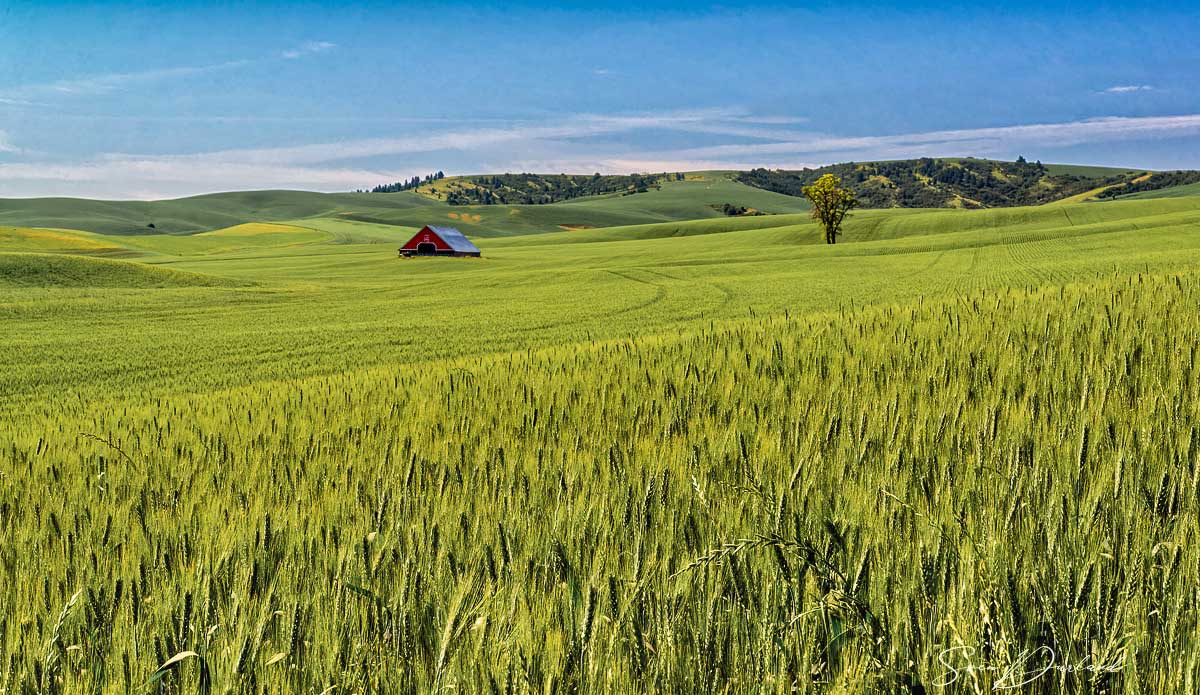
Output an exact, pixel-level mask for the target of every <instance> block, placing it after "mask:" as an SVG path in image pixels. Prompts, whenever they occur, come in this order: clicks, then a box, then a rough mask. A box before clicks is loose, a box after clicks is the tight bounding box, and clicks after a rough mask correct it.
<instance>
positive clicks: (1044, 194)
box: [737, 157, 1134, 208]
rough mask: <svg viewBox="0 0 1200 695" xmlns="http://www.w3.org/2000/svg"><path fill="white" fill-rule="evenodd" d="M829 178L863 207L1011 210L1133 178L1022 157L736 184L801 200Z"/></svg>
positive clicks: (754, 178)
mask: <svg viewBox="0 0 1200 695" xmlns="http://www.w3.org/2000/svg"><path fill="white" fill-rule="evenodd" d="M826 174H832V175H833V176H835V177H837V178H839V179H841V181H843V182H844V185H845V186H847V187H848V188H849V189H850V190H852V191H853V192H854V194H855V197H856V198H857V200H858V201H859V205H860V206H861V207H865V208H937V207H968V208H980V207H988V208H991V207H1016V206H1023V205H1041V204H1043V203H1049V202H1053V201H1055V200H1061V199H1063V198H1067V197H1070V196H1073V195H1077V194H1079V193H1084V192H1086V191H1089V190H1092V189H1095V188H1099V187H1100V186H1106V185H1113V184H1118V183H1125V182H1128V181H1130V180H1132V178H1134V176H1131V175H1112V176H1101V177H1088V176H1079V175H1075V174H1056V173H1053V172H1052V171H1050V170H1049V169H1047V168H1046V167H1045V166H1044V165H1043V164H1042V163H1041V162H1029V161H1027V160H1026V159H1025V158H1024V157H1020V158H1018V159H1017V160H1016V161H1015V162H1000V161H995V160H987V159H973V158H966V159H932V158H929V157H923V158H920V159H908V160H900V161H894V162H869V163H856V162H847V163H844V164H833V165H830V166H826V167H820V168H818V169H802V170H798V171H783V170H770V169H753V170H751V171H747V172H743V173H741V174H739V175H738V177H737V180H738V181H740V182H742V183H745V184H748V185H751V186H755V187H757V188H762V189H764V190H768V191H774V192H776V193H783V194H785V195H793V196H802V195H804V188H805V187H806V186H811V185H813V184H815V183H816V182H817V181H818V180H819V179H820V178H821V177H822V176H824V175H826Z"/></svg>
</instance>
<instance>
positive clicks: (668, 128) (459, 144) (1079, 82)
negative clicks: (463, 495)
mask: <svg viewBox="0 0 1200 695" xmlns="http://www.w3.org/2000/svg"><path fill="white" fill-rule="evenodd" d="M981 5H983V3H971V4H962V5H958V6H954V5H952V4H948V3H936V4H935V3H921V2H910V3H875V4H853V3H851V4H846V3H842V4H831V5H828V6H821V5H819V4H818V5H806V6H805V9H797V8H794V7H789V6H788V5H786V4H762V3H738V2H727V3H724V4H722V5H712V6H705V5H703V4H697V3H655V2H643V3H623V4H621V5H620V6H613V7H611V8H609V7H606V6H603V5H599V4H597V3H586V4H585V3H565V4H564V3H554V4H553V6H552V7H551V3H538V4H535V3H528V2H520V1H519V0H514V2H510V3H505V4H503V5H501V4H489V3H487V2H478V3H471V4H469V5H466V4H456V3H434V2H425V3H419V4H407V3H400V2H391V3H387V4H378V5H375V4H372V3H369V2H366V3H358V4H356V5H355V6H354V8H352V9H346V8H338V7H334V6H332V5H331V4H329V3H308V4H301V3H287V4H282V3H275V4H273V3H270V2H259V3H244V4H238V3H228V2H226V3H204V4H192V5H189V4H187V3H161V4H158V5H154V4H146V3H141V4H138V5H136V6H135V5H132V4H128V5H122V4H117V3H93V4H82V3H53V2H36V3H26V2H21V1H20V0H16V1H13V0H9V1H8V2H5V3H4V4H3V6H0V197H24V196H39V195H76V196H89V197H106V198H155V197H170V196H179V195H187V194H193V193H203V192H211V191H219V190H232V189H254V188H303V189H312V190H351V189H354V188H359V187H368V186H371V185H374V184H377V183H383V182H388V181H392V180H396V179H400V178H404V177H408V176H412V175H414V174H423V173H426V172H429V171H435V170H439V169H441V170H444V171H445V172H446V173H448V174H462V173H482V172H502V171H542V172H592V171H604V172H629V171H660V170H672V171H674V170H683V169H702V168H748V167H753V166H768V167H785V168H792V167H801V166H806V165H819V164H825V163H830V162H836V161H846V160H859V161H865V160H870V159H879V158H900V157H915V156H922V155H930V156H939V155H940V156H952V155H974V156H991V157H1000V158H1015V157H1016V156H1017V155H1024V156H1026V157H1028V158H1030V159H1041V160H1043V161H1047V162H1070V163H1094V164H1111V165H1120V166H1132V167H1144V168H1164V169H1165V168H1200V90H1198V89H1196V76H1197V75H1200V48H1198V46H1200V12H1197V11H1196V10H1195V8H1192V7H1189V6H1187V5H1185V4H1183V3H1174V4H1165V3H1164V4H1162V5H1160V6H1154V5H1153V4H1152V3H1150V4H1148V3H1130V2H1124V3H1119V4H1117V3H1113V4H1112V5H1106V4H1105V3H1103V2H1099V3H1098V2H1092V3H1088V4H1086V5H1084V4H1071V5H1067V4H1058V5H1054V4H1053V3H1021V2H1017V3H1008V4H1006V5H1005V6H1004V7H981Z"/></svg>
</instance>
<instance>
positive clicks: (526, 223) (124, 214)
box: [0, 159, 1200, 254]
mask: <svg viewBox="0 0 1200 695" xmlns="http://www.w3.org/2000/svg"><path fill="white" fill-rule="evenodd" d="M826 172H829V173H835V174H838V175H839V176H841V177H842V178H843V179H844V180H845V181H846V182H848V183H849V185H851V186H852V187H854V188H855V190H856V191H858V194H859V197H860V199H861V200H862V201H863V203H864V206H865V207H869V208H897V207H899V208H943V207H951V208H955V207H956V208H981V207H986V208H996V207H1011V206H1017V205H1039V204H1043V203H1050V202H1059V203H1075V202H1083V201H1085V200H1091V199H1097V198H1099V199H1107V198H1110V197H1114V196H1115V197H1117V198H1118V199H1123V198H1126V197H1130V196H1133V197H1171V196H1179V195H1195V194H1196V190H1197V189H1196V186H1197V185H1200V184H1197V183H1187V182H1189V181H1200V173H1198V172H1153V173H1149V172H1143V171H1135V170H1127V169H1109V168H1103V167H1085V166H1074V165H1059V164H1045V165H1042V164H1039V163H1037V162H1034V163H1028V162H994V161H988V160H980V159H938V160H933V159H928V160H921V159H915V160H905V161H899V162H874V163H849V164H837V165H833V166H829V167H822V168H820V169H806V170H800V171H774V170H766V169H755V170H753V171H748V172H737V171H701V172H685V173H667V174H631V175H625V176H603V175H602V176H600V177H599V178H597V177H596V175H595V174H581V175H575V174H496V175H488V174H484V175H473V176H453V177H451V176H447V177H441V176H437V175H431V176H427V177H425V179H424V180H421V181H420V182H419V185H417V186H416V187H412V184H413V182H412V181H411V180H410V181H409V182H408V183H400V184H397V186H408V189H407V190H403V191H399V192H395V193H365V192H363V193H315V192H310V191H234V192H229V193H213V194H208V195H200V196H193V197H189V198H178V199H173V200H156V201H114V200H87V199H82V198H22V199H2V198H0V251H3V250H5V246H6V242H5V240H6V239H7V238H9V237H13V238H16V236H19V237H20V239H21V244H22V245H27V244H28V243H31V242H30V239H32V238H33V237H37V238H38V239H40V241H39V242H38V243H40V244H42V245H43V246H46V247H47V248H53V249H54V250H61V249H60V247H61V246H62V245H63V244H64V243H65V242H63V241H62V239H60V238H59V237H60V236H61V235H62V234H63V233H69V232H71V231H72V230H74V231H79V230H82V231H86V232H93V233H97V234H103V235H122V236H154V237H162V236H169V235H181V234H184V235H191V234H198V233H202V232H208V231H212V230H219V229H227V228H231V227H237V226H238V225H243V224H247V223H257V222H280V223H285V224H293V223H297V224H299V226H300V227H303V228H310V227H311V228H324V226H325V225H327V224H333V225H334V226H337V224H336V223H369V224H371V225H387V226H390V227H395V228H398V230H396V233H397V234H400V233H401V232H402V231H403V230H410V231H409V233H411V229H412V228H420V227H421V226H423V225H426V224H444V225H451V226H457V227H460V228H461V229H462V230H463V231H464V232H465V233H466V234H468V236H471V237H481V238H489V237H491V238H495V237H505V236H515V235H522V234H533V233H539V232H562V231H568V232H578V231H580V230H586V229H589V228H594V227H615V226H627V225H642V224H654V223H660V222H664V223H671V222H679V221H684V220H704V219H718V218H726V217H731V218H733V217H741V216H747V215H781V214H793V213H805V212H807V211H808V209H809V206H808V202H807V201H806V200H805V199H804V198H803V197H802V196H801V192H800V189H801V188H802V187H803V186H804V185H807V184H808V183H810V182H812V181H815V180H816V178H817V177H819V176H820V175H821V174H823V173H826ZM305 220H309V221H313V220H317V221H320V222H303V221H305ZM5 229H9V230H22V231H21V232H20V234H19V235H18V234H17V233H16V232H6V231H5ZM339 229H340V227H339ZM68 236H70V234H68ZM385 236H386V235H385ZM103 241H104V240H99V241H97V240H96V239H90V238H83V237H78V236H71V242H70V243H71V244H75V245H77V246H78V245H81V244H82V245H85V246H86V245H94V244H96V243H100V242H103ZM105 243H106V242H105ZM158 243H166V242H159V241H155V242H153V244H158ZM91 252H93V251H89V253H91ZM111 253H114V254H125V253H128V249H114V250H112V251H111Z"/></svg>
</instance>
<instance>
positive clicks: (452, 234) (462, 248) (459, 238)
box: [429, 226, 479, 253]
mask: <svg viewBox="0 0 1200 695" xmlns="http://www.w3.org/2000/svg"><path fill="white" fill-rule="evenodd" d="M429 229H430V230H431V231H433V233H434V234H437V235H438V236H440V237H441V238H442V241H444V242H446V243H447V244H449V245H450V248H452V249H454V250H455V251H457V252H459V253H479V247H478V246H476V245H475V244H472V243H471V240H470V239H468V238H467V237H466V236H464V235H463V233H462V232H460V231H458V230H457V229H455V228H454V227H433V226H430V227H429Z"/></svg>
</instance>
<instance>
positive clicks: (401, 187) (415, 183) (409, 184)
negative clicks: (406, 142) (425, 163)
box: [356, 171, 446, 193]
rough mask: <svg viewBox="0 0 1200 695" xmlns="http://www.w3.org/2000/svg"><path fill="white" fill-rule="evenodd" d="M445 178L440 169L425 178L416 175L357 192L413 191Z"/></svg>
mask: <svg viewBox="0 0 1200 695" xmlns="http://www.w3.org/2000/svg"><path fill="white" fill-rule="evenodd" d="M444 178H446V175H445V174H444V173H442V172H440V171H439V172H437V173H436V174H426V175H425V178H421V177H420V176H414V177H412V178H411V179H407V180H405V181H397V182H396V183H385V184H382V185H379V186H376V187H374V188H372V189H370V191H362V190H359V191H356V192H357V193H399V192H400V191H411V190H413V189H415V188H419V187H421V186H424V185H426V184H430V183H433V182H434V181H441V180H442V179H444Z"/></svg>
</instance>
